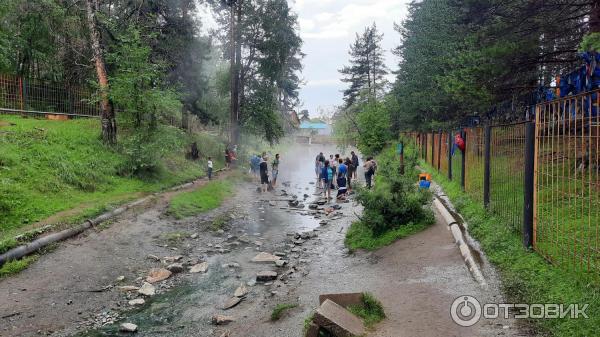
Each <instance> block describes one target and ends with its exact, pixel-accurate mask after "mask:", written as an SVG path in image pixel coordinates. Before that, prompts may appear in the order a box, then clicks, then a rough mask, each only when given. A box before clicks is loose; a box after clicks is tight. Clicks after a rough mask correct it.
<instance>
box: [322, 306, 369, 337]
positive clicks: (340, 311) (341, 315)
mask: <svg viewBox="0 0 600 337" xmlns="http://www.w3.org/2000/svg"><path fill="white" fill-rule="evenodd" d="M313 322H314V323H315V324H316V325H318V326H320V327H322V328H324V329H325V330H327V331H329V332H331V333H332V334H333V335H334V336H336V337H355V336H362V335H363V334H364V333H365V328H364V325H363V322H362V320H361V319H360V318H358V317H356V316H355V315H353V314H352V313H350V312H349V311H348V310H346V309H344V308H343V307H341V306H340V305H338V304H336V303H335V302H333V301H331V300H328V299H327V300H325V301H324V302H323V304H321V306H320V307H319V308H318V309H317V311H316V312H315V315H314V318H313Z"/></svg>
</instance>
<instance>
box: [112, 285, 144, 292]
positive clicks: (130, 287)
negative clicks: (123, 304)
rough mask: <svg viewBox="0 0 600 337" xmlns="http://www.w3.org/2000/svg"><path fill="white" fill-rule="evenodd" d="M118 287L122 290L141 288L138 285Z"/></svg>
mask: <svg viewBox="0 0 600 337" xmlns="http://www.w3.org/2000/svg"><path fill="white" fill-rule="evenodd" d="M117 289H119V290H121V291H137V290H139V289H140V288H138V287H136V286H120V287H117Z"/></svg>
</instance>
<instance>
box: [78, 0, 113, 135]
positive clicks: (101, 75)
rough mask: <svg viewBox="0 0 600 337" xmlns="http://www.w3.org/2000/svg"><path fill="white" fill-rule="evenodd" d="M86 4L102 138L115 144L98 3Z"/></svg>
mask: <svg viewBox="0 0 600 337" xmlns="http://www.w3.org/2000/svg"><path fill="white" fill-rule="evenodd" d="M85 5H86V10H87V23H88V29H89V32H90V41H91V47H92V52H93V55H94V64H95V68H96V74H97V76H98V86H99V90H100V108H101V112H102V115H101V117H102V140H103V141H104V142H105V143H108V144H115V143H116V142H117V120H116V118H115V112H114V107H113V104H112V102H111V101H110V99H109V96H108V95H109V93H108V91H109V86H108V74H107V72H106V64H105V62H104V55H103V49H102V43H101V41H100V33H99V32H98V23H97V21H96V12H97V10H98V7H97V3H96V2H95V1H93V0H86V1H85Z"/></svg>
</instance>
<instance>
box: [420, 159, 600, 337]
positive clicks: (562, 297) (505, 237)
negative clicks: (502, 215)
mask: <svg viewBox="0 0 600 337" xmlns="http://www.w3.org/2000/svg"><path fill="white" fill-rule="evenodd" d="M430 172H434V173H433V178H434V179H435V181H436V182H437V183H439V184H440V185H441V186H442V187H443V188H444V192H445V193H446V195H448V196H449V198H450V200H451V201H452V203H453V204H454V206H455V207H456V208H457V211H458V212H460V214H461V215H462V216H463V217H464V218H465V220H466V222H467V223H468V224H469V232H470V233H471V235H473V236H474V237H475V239H477V240H478V241H479V242H480V243H481V246H482V248H483V250H484V251H485V253H486V256H487V258H488V259H489V260H490V262H492V263H493V264H494V265H495V266H496V268H497V269H498V270H499V272H500V274H501V276H502V286H503V288H504V293H505V294H507V296H508V301H509V302H511V303H564V304H571V303H579V304H586V303H587V304H589V308H588V309H587V311H586V314H587V315H588V316H589V319H581V318H580V319H569V318H565V319H540V320H532V321H530V323H531V324H533V325H534V326H535V327H536V330H539V331H540V334H541V335H549V336H557V337H572V336H591V335H594V334H596V331H597V327H598V326H599V325H600V286H599V285H598V283H597V281H596V282H591V281H590V275H584V274H581V273H578V272H573V271H571V270H565V269H562V268H556V267H555V266H552V265H551V264H549V263H548V262H547V261H546V260H544V258H543V257H541V256H540V255H538V254H535V253H533V252H531V251H528V250H526V249H524V248H523V244H522V242H521V238H520V235H519V234H518V233H516V232H514V231H513V230H511V229H510V228H509V226H498V223H499V222H501V221H502V220H501V219H498V218H496V217H495V216H493V215H492V214H490V213H488V212H486V210H485V209H484V208H483V206H482V205H481V204H480V203H478V202H476V201H474V200H473V199H471V198H470V197H469V196H468V195H466V194H465V193H464V192H463V190H462V188H461V187H460V186H459V185H458V184H457V183H456V182H452V181H448V180H447V178H446V177H444V176H443V175H440V174H437V173H435V170H430ZM592 277H593V278H595V276H592ZM596 280H597V278H596Z"/></svg>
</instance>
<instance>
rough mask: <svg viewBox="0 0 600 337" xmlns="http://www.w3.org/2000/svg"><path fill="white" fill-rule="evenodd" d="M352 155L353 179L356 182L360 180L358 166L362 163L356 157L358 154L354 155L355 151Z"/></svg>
mask: <svg viewBox="0 0 600 337" xmlns="http://www.w3.org/2000/svg"><path fill="white" fill-rule="evenodd" d="M350 154H351V155H352V157H351V159H352V166H353V169H352V179H354V180H356V179H357V178H358V176H357V173H356V171H358V165H360V162H359V161H358V156H357V155H356V153H354V151H352V152H350Z"/></svg>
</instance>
